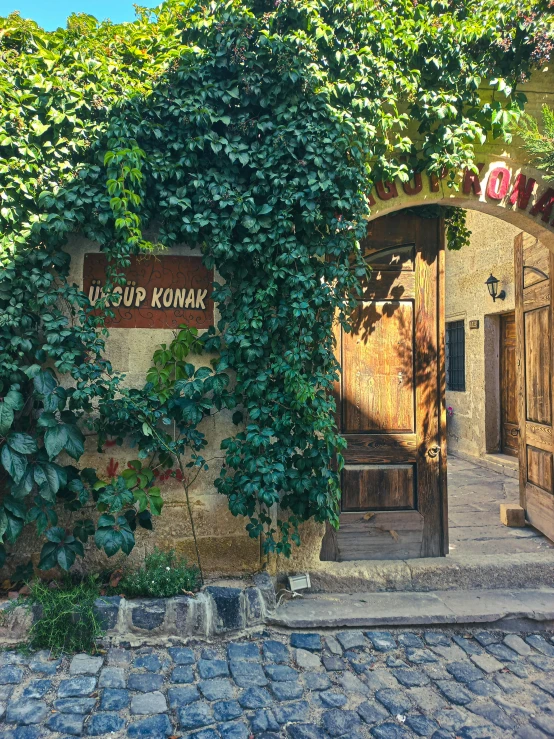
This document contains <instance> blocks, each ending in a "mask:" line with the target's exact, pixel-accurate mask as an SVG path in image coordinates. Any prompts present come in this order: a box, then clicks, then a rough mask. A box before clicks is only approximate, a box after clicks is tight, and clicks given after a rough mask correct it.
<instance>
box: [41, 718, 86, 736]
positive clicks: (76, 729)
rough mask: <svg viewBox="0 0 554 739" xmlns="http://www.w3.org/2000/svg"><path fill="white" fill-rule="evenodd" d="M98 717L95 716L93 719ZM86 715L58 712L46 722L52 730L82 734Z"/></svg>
mask: <svg viewBox="0 0 554 739" xmlns="http://www.w3.org/2000/svg"><path fill="white" fill-rule="evenodd" d="M95 718H97V717H96V716H94V717H93V718H92V721H94V719H95ZM83 723H84V717H83V716H81V715H78V714H74V713H56V714H54V715H53V716H50V717H49V718H48V720H47V721H46V723H45V726H47V727H48V728H49V729H51V730H52V731H57V732H59V733H60V734H71V736H81V734H82V733H83Z"/></svg>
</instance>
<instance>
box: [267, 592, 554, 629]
mask: <svg viewBox="0 0 554 739" xmlns="http://www.w3.org/2000/svg"><path fill="white" fill-rule="evenodd" d="M513 619H517V620H531V621H535V622H554V588H547V587H545V588H538V589H511V590H506V591H504V590H466V591H460V590H437V591H432V592H427V593H415V592H391V593H367V592H366V593H351V594H345V593H335V594H333V593H320V594H313V595H307V596H304V597H302V598H295V599H293V600H290V601H287V602H286V603H282V604H281V605H280V606H279V607H278V608H277V610H276V611H275V612H274V613H272V614H270V615H269V616H268V618H267V620H266V623H267V624H271V625H273V626H281V627H285V628H288V629H306V628H311V629H322V628H340V627H348V626H350V627H364V626H417V625H422V624H426V625H427V624H452V625H455V624H475V623H494V622H498V621H506V620H513Z"/></svg>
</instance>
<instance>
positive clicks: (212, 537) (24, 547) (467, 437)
mask: <svg viewBox="0 0 554 739" xmlns="http://www.w3.org/2000/svg"><path fill="white" fill-rule="evenodd" d="M524 88H525V92H526V94H527V96H528V99H529V104H528V110H529V111H531V112H533V113H534V114H538V113H539V111H540V107H541V105H542V104H544V103H550V104H551V105H552V104H553V103H554V74H553V72H551V71H548V72H540V73H538V74H537V75H535V76H534V77H532V79H531V81H530V82H529V83H527V85H525V86H524ZM484 94H485V95H489V96H490V97H491V98H494V95H495V94H496V93H494V92H492V91H484ZM476 159H477V162H478V163H479V165H480V171H479V174H478V175H473V174H472V173H467V172H466V173H465V175H464V174H463V173H462V174H461V181H460V185H461V187H460V189H459V190H452V189H450V188H448V186H447V182H446V180H439V181H436V180H435V181H434V180H433V179H432V178H429V177H428V176H427V175H422V176H420V177H418V178H414V180H413V181H412V182H411V183H408V184H407V183H404V184H402V183H400V182H396V183H381V184H380V185H379V187H377V188H376V189H375V191H374V192H373V193H372V195H371V198H372V215H371V218H372V219H373V218H378V217H379V216H380V215H385V214H387V213H391V212H393V211H397V210H401V209H403V208H407V207H414V206H421V205H428V204H433V203H437V204H444V205H456V206H460V207H464V208H467V209H469V211H470V214H469V226H470V228H471V230H472V231H473V236H472V241H471V246H470V247H468V248H467V249H465V250H462V251H461V252H459V253H448V255H447V266H446V320H447V321H455V320H463V321H464V335H465V339H466V347H467V355H466V380H467V385H466V388H465V390H464V391H463V392H461V391H448V394H447V402H446V405H447V406H451V407H452V408H453V411H454V412H453V416H452V418H451V420H450V422H449V425H448V445H449V448H450V450H451V451H453V452H458V453H462V454H468V455H473V456H476V457H482V456H484V455H486V454H487V453H488V452H491V451H494V450H495V445H496V448H497V447H498V433H499V432H498V413H497V411H498V408H496V410H495V409H494V408H493V406H491V400H490V398H493V401H492V402H493V405H494V397H495V383H497V382H498V381H497V377H498V374H497V369H498V356H497V355H498V349H497V347H498V331H499V328H498V326H499V320H500V319H499V315H500V314H502V313H505V312H507V311H509V310H511V309H513V305H514V287H513V284H514V283H513V265H514V261H513V242H514V237H515V235H516V234H517V233H519V232H521V231H522V230H524V231H526V232H528V233H530V234H532V235H533V236H536V237H538V238H540V239H541V240H542V241H543V243H544V244H545V245H547V246H549V247H550V248H551V249H552V250H554V226H553V225H552V216H554V210H553V208H554V189H553V188H551V186H550V183H548V182H546V181H545V180H544V179H543V178H542V175H541V173H540V172H538V171H537V170H535V169H533V168H532V167H530V166H529V165H528V162H527V159H526V155H525V153H524V152H523V151H522V150H521V149H520V148H518V146H517V143H516V144H513V145H509V146H508V145H505V144H502V143H499V142H488V143H486V144H485V145H484V146H483V147H481V148H480V149H479V150H478V153H477V158H476ZM67 249H68V250H69V251H70V253H71V256H72V279H73V281H74V282H75V283H76V284H77V285H80V286H83V270H84V264H85V262H84V256H85V254H88V253H94V252H97V251H98V247H97V245H95V244H93V243H91V242H86V241H85V240H83V239H82V238H80V237H75V238H74V239H73V240H71V241H70V243H69V244H68V245H67ZM172 254H175V255H178V254H181V255H184V256H186V255H190V254H195V255H197V252H196V251H194V250H190V249H188V248H187V247H182V248H180V249H175V250H172ZM491 271H492V272H493V273H494V275H495V276H496V277H497V278H498V279H499V280H500V287H501V289H504V290H505V292H506V299H505V300H504V301H497V302H496V303H493V302H492V300H491V298H490V297H489V296H488V293H487V291H486V287H485V284H484V282H485V280H486V279H487V277H488V276H489V274H490V272H491ZM469 321H479V327H478V328H475V329H470V328H469ZM215 322H216V323H217V306H216V309H215ZM171 338H172V333H171V331H170V330H168V329H165V328H156V329H150V328H138V327H137V328H115V329H112V331H111V334H110V337H109V339H108V342H107V353H108V357H109V358H110V360H111V361H112V363H113V366H114V368H115V369H117V370H119V371H121V372H124V373H125V374H126V382H127V383H128V384H130V385H140V384H142V383H143V382H144V381H145V375H146V371H147V369H148V368H149V367H150V365H151V361H152V354H153V352H154V350H155V349H156V348H157V347H158V346H159V345H160V344H162V343H164V342H165V343H167V342H169V341H171ZM495 352H496V354H495ZM208 360H209V358H206V357H202V358H198V362H199V363H202V364H205V363H207V361H208ZM488 391H490V392H488ZM487 393H488V398H489V400H487ZM496 397H498V389H496ZM496 402H497V403H498V401H496ZM493 411H494V412H493ZM204 423H205V426H204V430H205V431H206V434H207V437H208V440H209V447H208V450H207V452H206V455H205V456H206V458H207V459H210V460H211V462H210V469H209V471H208V472H206V473H205V474H202V475H200V477H199V478H198V480H197V481H196V483H195V484H194V486H193V488H192V490H191V495H192V503H193V512H194V516H195V522H196V527H197V531H198V534H199V546H200V553H201V556H202V560H203V565H204V568H205V570H206V572H207V573H209V574H211V575H231V574H241V573H247V572H253V571H256V570H258V569H260V567H261V566H262V565H263V564H264V559H263V557H262V555H261V549H260V542H259V541H258V540H255V539H251V538H250V537H249V536H248V534H247V532H246V530H245V523H246V522H245V521H244V520H243V519H241V518H235V517H233V516H232V515H231V514H230V512H229V510H228V506H227V500H226V498H224V497H223V496H221V495H219V494H218V493H217V491H216V490H215V488H214V485H213V480H214V478H215V477H216V476H217V474H218V471H219V465H220V463H221V462H220V460H221V457H222V452H221V450H220V442H221V440H222V439H223V438H225V437H227V436H229V435H232V434H233V433H235V432H236V426H234V425H233V424H232V421H231V418H230V414H226V413H220V414H218V415H217V417H216V419H210V420H208V421H205V422H204ZM133 458H134V457H133V452H132V450H129V449H126V448H124V447H118V446H114V447H111V448H110V449H109V450H108V451H107V452H106V453H104V454H103V455H98V453H97V452H96V445H95V440H94V439H93V438H90V439H88V440H87V446H86V453H85V455H84V457H83V459H82V460H81V464H82V465H83V466H91V467H95V468H96V469H97V470H98V471H99V474H100V475H102V474H105V473H106V472H107V469H108V466H110V469H113V468H114V465H119V469H122V468H124V467H125V466H126V464H127V462H128V461H129V460H130V459H133ZM162 494H163V497H164V500H165V506H164V509H163V512H162V515H161V516H160V517H159V518H158V519H157V520H156V521H155V528H154V531H153V532H146V531H139V532H138V535H137V544H136V547H135V549H134V551H133V553H132V554H131V557H130V560H129V563H130V564H131V565H133V564H134V563H135V564H136V563H140V562H141V561H142V560H143V559H144V555H145V553H146V552H147V551H148V550H150V549H151V548H152V547H153V546H154V545H158V546H160V547H162V548H166V549H167V548H170V547H172V548H175V549H176V550H177V551H178V552H179V553H182V554H186V555H188V556H189V557H190V559H191V560H193V559H194V556H193V552H194V549H193V542H192V537H191V529H190V522H189V519H188V514H187V509H186V504H185V499H184V492H183V490H182V488H181V486H180V485H179V484H178V483H177V482H176V481H175V480H168V481H167V482H166V483H165V484H164V486H163V489H162ZM60 523H61V524H62V525H63V524H64V523H66V522H65V521H64V520H63V518H62V519H61V520H60ZM29 528H30V527H29ZM324 533H325V530H324V527H323V526H322V525H319V524H315V523H313V522H310V523H308V524H306V525H305V526H304V527H303V532H302V539H303V545H302V547H301V548H300V549H295V550H294V552H293V556H292V558H291V559H290V560H277V561H275V560H274V561H271V562H269V566H270V569H271V570H272V571H278V570H280V571H283V572H284V571H298V570H310V569H312V570H313V569H321V568H322V567H328V566H331V563H325V562H320V551H321V542H322V538H323V535H324ZM41 546H42V542H41V541H40V540H38V539H37V537H36V535H35V534H34V532H32V531H31V530H29V532H28V533H27V534H26V535H24V536H23V537H22V539H21V541H20V543H19V544H18V548H17V550H16V552H15V554H14V557H13V558H12V559H11V560H10V567H11V566H12V565H13V566H15V565H17V564H18V563H19V562H25V561H27V558H28V556H29V554H32V555H33V557H34V559H35V560H37V559H38V555H39V552H40V549H41ZM87 546H88V550H87V557H86V566H87V567H94V568H97V569H99V568H102V567H105V566H106V564H107V563H106V560H105V558H104V557H103V555H101V554H100V553H99V552H98V551H97V550H96V548H95V547H94V544H93V543H89V544H88V545H87ZM125 561H126V560H125V558H123V557H122V558H120V559H117V558H113V559H112V560H111V561H110V563H109V564H110V566H111V567H116V566H118V565H119V566H120V565H122V564H124V562H125ZM340 564H341V563H333V567H337V566H340Z"/></svg>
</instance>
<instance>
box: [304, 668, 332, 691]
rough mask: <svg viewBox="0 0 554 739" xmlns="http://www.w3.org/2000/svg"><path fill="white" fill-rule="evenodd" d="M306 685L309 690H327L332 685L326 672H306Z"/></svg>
mask: <svg viewBox="0 0 554 739" xmlns="http://www.w3.org/2000/svg"><path fill="white" fill-rule="evenodd" d="M304 685H305V686H306V687H307V688H308V690H327V689H328V688H330V687H331V681H330V680H329V678H328V676H327V675H325V674H321V673H319V672H306V673H305V674H304Z"/></svg>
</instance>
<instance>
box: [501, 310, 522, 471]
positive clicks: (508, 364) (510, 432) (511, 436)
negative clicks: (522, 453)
mask: <svg viewBox="0 0 554 739" xmlns="http://www.w3.org/2000/svg"><path fill="white" fill-rule="evenodd" d="M516 385H517V380H516V315H515V313H514V312H512V313H506V314H504V315H502V316H500V450H501V451H502V452H503V453H504V454H509V455H510V456H512V457H517V456H518V455H519V426H518V421H517V392H516Z"/></svg>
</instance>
